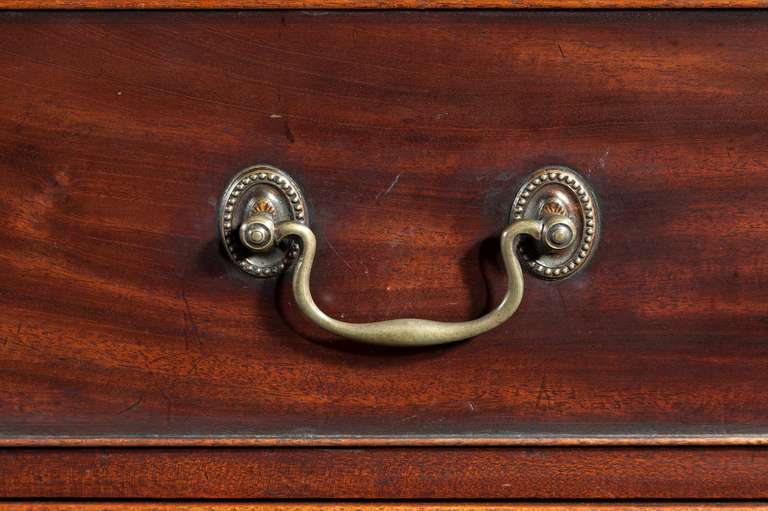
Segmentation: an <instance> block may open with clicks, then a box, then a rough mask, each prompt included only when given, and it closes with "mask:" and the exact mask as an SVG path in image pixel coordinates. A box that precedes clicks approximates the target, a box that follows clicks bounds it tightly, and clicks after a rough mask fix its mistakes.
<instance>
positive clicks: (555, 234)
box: [220, 166, 596, 346]
mask: <svg viewBox="0 0 768 511" xmlns="http://www.w3.org/2000/svg"><path fill="white" fill-rule="evenodd" d="M559 169H563V170H560V171H556V172H555V171H553V173H552V175H551V176H550V174H549V171H547V173H546V178H542V177H541V176H542V175H543V174H536V176H537V177H535V178H532V179H531V180H530V183H526V185H525V186H524V187H523V189H522V191H521V194H524V195H521V194H518V197H517V198H516V202H515V208H516V209H513V212H512V218H513V220H512V223H511V224H510V225H508V226H507V227H506V229H504V231H502V233H501V237H500V245H501V255H502V260H503V261H504V267H505V270H506V273H507V292H506V294H505V295H504V298H503V299H502V300H501V302H500V303H499V304H498V305H497V306H496V308H494V309H493V310H492V311H490V312H489V313H487V314H486V315H484V316H482V317H480V318H477V319H473V320H470V321H462V322H443V321H432V320H427V319H413V318H405V319H392V320H386V321H376V322H373V323H348V322H345V321H340V320H337V319H334V318H332V317H330V316H328V315H327V314H325V313H324V312H323V311H322V310H320V308H319V307H318V306H317V304H316V303H315V301H314V299H313V298H312V292H311V290H310V276H311V273H312V264H313V262H314V260H315V252H316V250H317V242H316V240H315V235H314V233H313V232H312V230H311V229H310V228H309V227H307V225H306V213H305V206H304V201H303V198H302V195H301V191H300V190H299V189H298V187H297V186H296V184H295V182H294V181H293V180H292V179H291V178H290V177H289V176H288V175H287V174H285V173H284V172H282V171H280V170H278V169H275V168H273V167H267V166H258V167H252V168H250V169H246V171H243V172H242V173H241V174H239V175H238V176H237V177H236V178H235V179H234V180H233V181H232V183H230V185H229V186H228V188H227V192H226V193H225V194H224V199H223V205H224V206H223V209H222V210H221V215H222V217H221V218H220V223H221V226H222V234H223V236H224V241H225V245H226V246H227V249H228V251H229V253H230V256H233V255H234V257H233V258H234V259H235V260H236V261H238V262H239V264H240V266H241V267H242V268H243V269H244V270H246V271H248V272H249V273H252V274H254V275H258V276H273V275H276V274H277V273H279V272H280V271H282V269H283V268H285V266H286V260H285V258H286V257H294V256H295V255H296V254H299V255H298V259H297V260H296V264H295V268H294V269H293V293H294V296H295V299H296V303H297V304H298V306H299V309H300V310H301V311H302V312H303V313H304V314H305V315H306V316H307V317H308V318H309V319H310V320H311V321H312V322H313V323H315V324H316V325H318V326H320V327H321V328H324V329H325V330H327V331H329V332H332V333H334V334H337V335H339V336H342V337H346V338H348V339H353V340H356V341H360V342H363V343H368V344H378V345H386V346H429V345H435V344H445V343H450V342H455V341H460V340H463V339H469V338H471V337H474V336H476V335H479V334H481V333H483V332H487V331H488V330H491V329H493V328H496V327H497V326H499V325H501V324H502V323H504V322H505V321H506V320H507V319H509V318H510V317H511V316H512V315H513V314H514V313H515V311H516V310H517V307H518V306H519V305H520V301H521V300H522V298H523V272H522V268H521V266H520V262H519V261H518V259H517V257H516V252H517V250H518V241H519V239H520V238H521V237H522V236H524V235H525V236H527V237H528V238H530V241H531V243H532V244H533V245H534V247H535V249H536V250H537V251H538V253H540V254H544V255H541V256H539V259H534V260H531V259H530V256H528V255H527V253H526V252H521V253H522V254H525V255H526V257H528V258H529V261H530V262H533V263H534V264H536V265H542V264H547V265H549V264H550V263H552V264H557V265H562V264H563V261H566V263H565V268H566V270H563V269H562V268H560V267H558V269H557V270H558V271H557V273H552V272H549V273H547V272H546V271H545V269H544V267H543V266H542V270H541V272H542V274H543V275H546V276H547V277H559V276H561V275H565V274H568V272H569V271H570V270H573V271H575V269H577V267H576V266H574V267H573V268H569V267H568V262H567V261H569V260H570V259H569V258H573V257H574V256H573V254H574V251H576V252H575V253H576V254H580V253H581V249H580V246H581V245H579V244H583V243H584V239H585V232H586V230H587V229H588V228H591V229H592V233H590V236H592V237H594V232H595V229H596V227H594V225H593V224H590V223H589V221H590V219H593V218H594V216H588V217H587V216H584V212H586V211H594V209H589V210H587V209H585V208H586V207H587V205H588V204H589V205H590V207H591V208H593V204H594V198H593V196H592V195H591V193H590V194H589V195H588V198H589V200H590V202H585V201H584V199H582V195H580V194H579V193H578V189H577V191H576V192H574V194H573V196H571V195H570V194H569V193H568V190H569V189H571V188H570V187H569V186H573V185H574V184H575V183H576V182H575V181H574V182H573V183H572V182H571V180H570V179H571V176H572V175H575V174H571V173H566V172H565V169H564V168H560V167H559ZM540 172H541V171H540ZM569 172H571V171H569ZM254 176H255V179H256V181H255V182H254V181H253V178H254ZM544 179H546V182H547V186H541V185H542V183H543V182H544ZM254 183H255V184H254ZM559 183H565V185H564V186H560V185H559ZM578 183H579V184H580V186H582V187H583V185H581V181H579V182H578ZM531 185H532V187H531ZM264 186H266V187H267V189H264ZM259 187H261V188H259ZM269 188H275V190H270V189H269ZM582 189H583V188H582ZM276 191H278V192H280V194H277V193H276ZM283 192H285V194H284V197H281V194H283ZM243 194H244V196H245V197H246V198H247V200H243V199H242V198H239V197H240V196H241V195H243ZM529 198H530V202H529ZM285 199H287V202H285ZM281 201H282V202H281ZM526 204H527V206H526ZM530 204H533V205H534V206H531V205H530ZM292 205H293V206H295V205H298V209H297V208H295V207H292ZM229 206H232V207H231V208H230V207H229ZM576 206H578V208H577V207H576ZM281 213H282V214H281ZM579 214H581V215H582V216H581V217H580V216H579ZM593 223H594V222H593ZM235 232H237V236H235V235H234V233H235ZM235 239H236V240H237V245H235V241H234V240H235ZM297 241H298V242H299V243H300V247H301V249H300V251H299V249H298V246H297V244H296V243H297ZM235 246H236V250H235V249H233V247H235ZM281 247H286V248H281ZM241 251H242V252H243V254H242V255H239V254H240V252H241ZM276 252H279V256H275V253H276ZM270 257H271V259H270ZM275 257H278V258H279V262H278V263H277V264H273V265H271V266H268V267H265V266H264V264H263V263H262V261H272V260H275ZM583 259H585V256H582V260H583ZM539 261H543V263H542V262H539ZM535 268H538V266H536V267H535ZM547 268H549V266H547Z"/></svg>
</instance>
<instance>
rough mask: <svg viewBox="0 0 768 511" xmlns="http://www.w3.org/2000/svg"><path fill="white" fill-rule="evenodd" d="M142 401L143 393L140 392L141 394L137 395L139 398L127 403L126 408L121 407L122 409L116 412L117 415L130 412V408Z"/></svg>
mask: <svg viewBox="0 0 768 511" xmlns="http://www.w3.org/2000/svg"><path fill="white" fill-rule="evenodd" d="M143 401H144V394H142V395H141V396H139V399H137V400H136V401H134V402H133V403H131V404H130V405H128V406H127V407H126V408H123V409H122V410H120V411H119V412H117V415H122V414H124V413H128V412H130V411H131V410H133V409H134V408H136V407H138V406H139V405H140V404H141V403H142V402H143Z"/></svg>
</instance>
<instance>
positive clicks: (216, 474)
mask: <svg viewBox="0 0 768 511" xmlns="http://www.w3.org/2000/svg"><path fill="white" fill-rule="evenodd" d="M0 472H1V473H2V477H0V498H19V499H24V498H52V499H71V498H76V499H139V500H145V499H169V498H174V499H197V500H206V499H213V500H216V499H232V498H237V499H331V498H333V499H345V500H361V499H362V500H370V499H376V500H382V499H383V500H386V499H397V500H404V499H415V500H422V499H429V500H434V499H442V500H452V499H614V498H621V499H691V498H697V499H726V500H727V499H766V498H767V497H768V478H766V477H765V474H766V473H768V449H757V448H721V449H700V448H672V449H670V448H615V449H606V448H600V449H593V448H579V449H573V448H565V449H561V448H539V449H528V448H526V449H514V448H506V449H475V448H456V449H449V448H443V449H429V448H398V449H389V448H384V449H365V450H362V449H302V448H291V449H228V448H217V449H208V450H206V449H140V448H138V449H58V450H49V449H9V450H2V451H0Z"/></svg>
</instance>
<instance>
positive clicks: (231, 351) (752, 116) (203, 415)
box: [0, 12, 768, 452]
mask: <svg viewBox="0 0 768 511" xmlns="http://www.w3.org/2000/svg"><path fill="white" fill-rule="evenodd" d="M766 67H768V13H762V12H759V13H758V12H753V13H738V12H718V13H707V12H667V13H642V12H638V13H633V12H621V13H607V12H590V13H570V12H568V13H565V12H564V13H525V12H519V13H501V12H499V13H451V12H430V13H415V12H392V13H383V12H378V13H337V14H326V15H323V16H316V15H311V14H305V13H299V12H295V13H291V12H279V13H278V12H275V13H263V12H252V13H222V12H210V13H160V12H158V13H142V12H131V13H90V14H89V13H12V14H11V13H9V14H4V15H2V16H0V211H2V213H3V229H2V231H0V262H1V263H2V268H3V274H2V278H0V338H1V340H0V435H2V437H3V440H4V442H5V443H6V445H8V444H9V443H10V444H14V443H17V444H24V445H30V443H34V441H35V438H41V439H44V440H43V441H46V442H49V441H51V440H53V441H56V440H57V439H65V438H70V439H74V440H75V441H77V440H78V439H85V440H88V439H90V438H97V439H100V440H99V442H104V441H109V440H110V439H113V440H114V441H115V442H121V443H122V444H123V445H124V444H125V443H128V444H130V443H131V442H132V441H133V439H145V438H152V439H155V441H157V442H159V443H162V442H163V441H164V440H165V439H166V438H174V439H176V440H181V441H183V440H184V439H188V438H193V439H194V438H198V439H199V438H205V439H206V440H207V441H208V442H216V441H217V439H221V442H222V443H227V442H231V441H233V439H234V440H235V441H237V439H246V441H256V442H258V441H259V440H263V441H264V442H265V443H269V442H272V443H276V442H280V441H282V442H290V441H297V442H305V443H307V442H310V443H311V442H314V441H334V440H338V441H347V442H355V441H360V442H362V443H365V441H366V439H373V440H372V441H375V439H376V438H377V437H381V438H385V439H389V441H394V442H397V443H400V444H408V443H411V442H413V443H419V442H427V443H428V442H432V441H436V442H441V443H450V442H457V443H460V442H462V441H463V439H474V440H472V441H485V442H488V443H494V442H500V443H514V442H515V441H516V439H518V438H522V439H523V441H524V442H526V441H530V440H531V439H537V438H539V439H541V438H544V439H550V440H552V439H554V440H555V441H556V440H557V439H562V438H579V437H584V436H590V437H600V438H610V437H620V438H630V440H631V439H632V438H650V437H662V439H666V441H670V439H671V440H674V439H675V438H676V436H677V435H685V436H686V438H694V439H695V438H696V437H697V436H704V437H706V438H707V439H708V438H710V437H712V436H716V437H717V438H721V439H724V441H727V440H728V439H731V438H737V439H743V438H763V439H764V438H765V433H766V431H768V430H767V429H766V426H768V407H766V406H765V402H766V400H765V398H766V389H767V388H768V344H767V343H766V342H765V340H766V338H768V321H766V317H767V313H768V310H767V309H766V303H768V286H766V283H767V282H768V256H767V255H766V253H765V251H764V250H761V247H763V246H765V245H766V242H768V222H767V221H766V219H765V216H764V215H762V213H761V211H762V209H761V208H762V207H763V204H765V203H766V201H768V172H766V171H765V169H766V167H767V166H768V148H767V147H766V145H765V140H766V134H767V133H768V87H766V84H767V82H766V77H765V73H764V70H765V69H766ZM256 162H268V163H271V164H274V165H277V166H279V167H281V168H284V169H286V170H288V171H290V172H291V173H292V174H293V175H294V176H295V177H296V178H297V179H298V180H299V181H300V183H301V184H302V186H303V188H304V191H305V192H306V194H307V196H308V197H309V200H310V206H311V211H312V218H313V228H314V229H315V230H316V232H317V233H318V237H319V243H320V250H319V256H318V261H317V264H316V273H315V275H314V276H313V286H314V289H315V292H316V295H317V299H318V302H319V304H320V305H321V307H323V308H324V309H326V310H328V311H329V312H330V313H332V314H334V315H336V316H338V317H344V318H345V319H348V320H353V321H369V320H375V319H383V318H387V317H398V316H425V317H430V318H435V319H445V320H448V319H453V320H461V319H466V318H470V317H473V316H477V315H478V314H481V313H482V312H483V311H484V310H485V309H486V308H487V307H488V305H489V304H490V303H491V301H492V300H493V299H497V298H498V297H499V295H500V294H501V292H502V289H501V286H502V285H503V278H502V273H501V270H500V268H499V265H498V261H497V260H496V259H497V248H496V241H495V240H494V236H496V235H497V233H498V232H499V231H500V229H501V228H502V227H503V226H504V223H505V220H506V216H507V209H508V208H509V206H510V203H511V201H512V197H513V194H514V191H515V190H516V188H517V186H518V185H519V184H520V182H521V180H522V179H523V178H524V177H525V176H526V175H527V174H528V173H529V172H531V171H533V170H534V169H536V168H537V167H539V166H541V165H544V164H549V163H560V164H566V165H570V166H573V167H574V168H576V169H578V170H580V171H581V172H583V173H584V174H585V175H586V176H588V178H589V180H590V181H591V182H592V183H593V184H594V186H595V188H596V190H597V193H598V194H599V196H600V198H601V201H602V211H603V215H604V221H605V229H604V238H603V240H602V241H601V246H600V247H599V250H598V252H597V254H596V258H595V260H594V262H593V264H592V265H591V266H590V267H589V268H588V269H587V270H585V271H584V272H583V273H582V274H580V275H578V276H576V277H574V278H572V279H569V280H567V281H563V282H558V283H549V282H543V281H540V280H536V279H533V278H527V280H526V286H527V287H526V291H525V298H524V300H523V304H522V306H521V308H520V310H519V312H518V314H517V315H516V316H515V317H514V318H513V320H512V321H510V322H509V324H507V325H505V326H504V327H502V328H500V329H498V330H497V331H494V332H492V333H490V334H488V335H484V336H481V337H479V338H477V339H474V340H472V341H470V342H466V343H462V344H458V345H455V346H451V347H445V348H436V349H426V350H415V351H398V350H383V349H375V348H369V347H362V346H356V345H353V344H350V343H345V342H343V341H338V340H336V339H332V338H330V337H329V336H327V335H326V334H324V333H323V332H321V331H318V330H317V329H315V328H313V327H311V326H310V325H308V324H307V322H306V321H304V320H302V318H301V317H300V315H299V314H298V312H297V311H296V309H295V307H294V305H293V302H292V298H291V295H290V291H289V287H288V283H287V280H286V279H284V280H283V281H280V282H275V281H260V280H256V279H253V278H249V277H248V276H246V275H244V274H242V273H240V272H239V271H238V270H237V269H235V268H234V267H233V266H232V265H231V264H229V263H228V262H227V261H226V260H225V259H224V258H223V257H222V255H221V254H220V252H219V249H218V242H217V240H216V234H215V232H216V230H215V204H216V200H217V197H218V195H219V193H220V192H221V190H222V187H223V186H224V184H225V183H226V182H227V180H228V179H229V178H230V176H231V175H232V174H233V173H235V172H236V171H237V170H239V169H240V168H242V167H244V166H246V165H249V164H252V163H256ZM486 279H487V280H486ZM486 282H488V284H486ZM105 439H106V440H105ZM318 439H319V440H318ZM550 440H547V441H550ZM706 441H711V440H706ZM41 452H48V451H41ZM723 452H731V451H723Z"/></svg>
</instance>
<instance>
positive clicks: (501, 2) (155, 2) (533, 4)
mask: <svg viewBox="0 0 768 511" xmlns="http://www.w3.org/2000/svg"><path fill="white" fill-rule="evenodd" d="M765 7H768V1H766V0H514V1H510V0H0V9H440V8H449V9H489V8H490V9H702V8H704V9H722V8H726V9H734V8H735V9H744V8H765Z"/></svg>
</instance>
